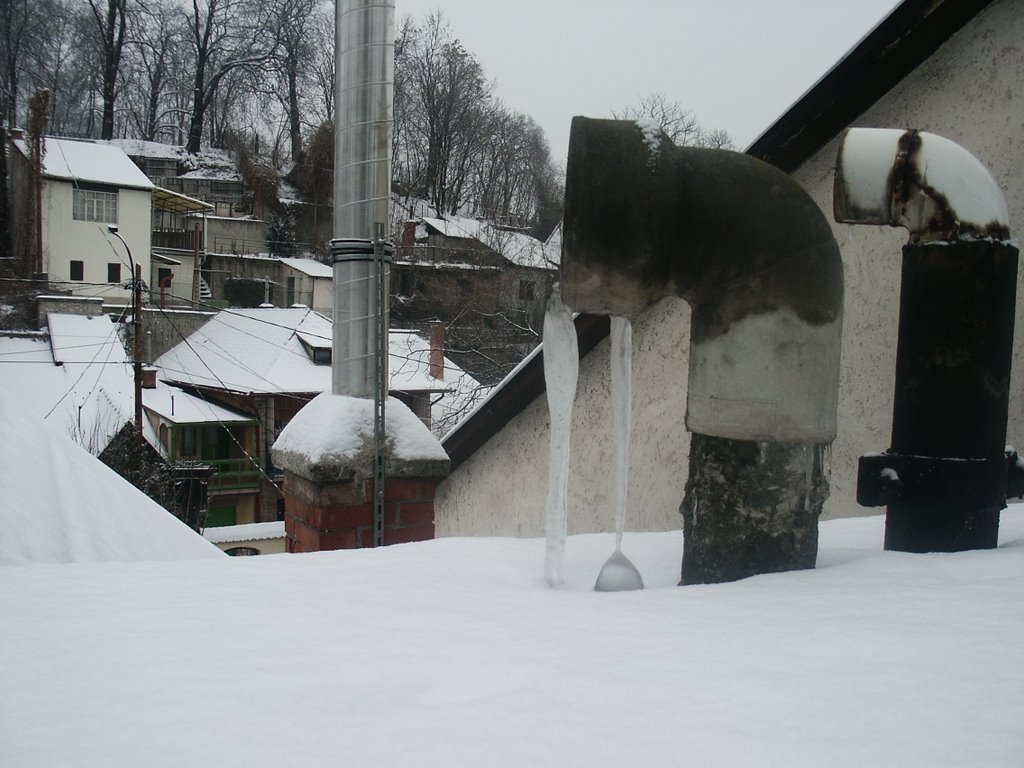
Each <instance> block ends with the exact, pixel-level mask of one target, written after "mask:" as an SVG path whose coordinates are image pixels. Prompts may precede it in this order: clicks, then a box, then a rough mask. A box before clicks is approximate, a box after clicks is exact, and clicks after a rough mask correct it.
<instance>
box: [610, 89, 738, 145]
mask: <svg viewBox="0 0 1024 768" xmlns="http://www.w3.org/2000/svg"><path fill="white" fill-rule="evenodd" d="M612 117H614V118H615V119H616V120H653V121H654V122H655V123H657V124H658V126H659V127H660V128H661V130H662V131H664V132H665V134H666V135H667V136H668V137H669V138H670V139H671V140H672V143H673V144H676V145H678V146H691V147H714V148H716V149H731V148H732V146H733V142H732V138H731V137H730V136H729V134H728V133H726V132H725V131H724V130H721V129H716V130H713V131H708V130H706V129H705V128H704V127H702V126H701V124H700V122H699V121H698V120H697V116H696V115H695V114H694V113H693V111H692V110H689V109H685V108H684V107H683V106H682V105H680V104H679V102H678V101H669V100H668V99H667V98H666V97H665V95H664V94H663V93H657V92H653V93H649V94H647V95H646V96H644V97H643V98H641V99H640V101H639V102H638V103H637V104H634V105H631V106H628V107H624V108H623V109H618V110H614V109H613V110H612Z"/></svg>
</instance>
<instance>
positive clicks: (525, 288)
mask: <svg viewBox="0 0 1024 768" xmlns="http://www.w3.org/2000/svg"><path fill="white" fill-rule="evenodd" d="M533 295H534V294H533V283H531V282H530V281H528V280H520V281H519V300H520V301H533Z"/></svg>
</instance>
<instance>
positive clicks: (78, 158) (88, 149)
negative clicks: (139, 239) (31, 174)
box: [14, 138, 153, 190]
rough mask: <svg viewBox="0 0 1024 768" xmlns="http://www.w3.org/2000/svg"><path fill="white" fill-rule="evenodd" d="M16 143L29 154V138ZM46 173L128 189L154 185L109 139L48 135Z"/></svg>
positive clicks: (147, 187) (57, 177) (47, 174)
mask: <svg viewBox="0 0 1024 768" xmlns="http://www.w3.org/2000/svg"><path fill="white" fill-rule="evenodd" d="M14 144H15V146H16V147H17V148H18V150H19V151H20V152H21V153H22V154H23V155H25V157H28V142H27V141H26V140H25V139H16V140H15V142H14ZM43 175H45V176H46V177H47V178H51V179H64V180H67V181H88V182H92V183H94V184H109V185H111V186H114V187H123V188H127V189H142V190H147V189H153V182H151V181H150V180H149V179H148V178H146V174H144V173H143V172H142V171H141V170H139V167H138V166H137V165H135V163H133V162H132V161H131V158H129V157H128V155H126V154H125V153H124V152H122V151H121V150H120V149H119V148H117V147H114V146H111V145H110V144H105V143H100V144H95V143H93V142H89V141H71V140H69V139H51V138H47V139H45V151H44V154H43Z"/></svg>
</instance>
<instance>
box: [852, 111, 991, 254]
mask: <svg viewBox="0 0 1024 768" xmlns="http://www.w3.org/2000/svg"><path fill="white" fill-rule="evenodd" d="M833 207H834V213H835V219H836V221H839V222H842V223H846V224H882V225H886V226H891V227H905V228H906V229H907V230H908V231H909V232H910V241H911V242H935V241H949V242H954V241H956V240H960V239H979V238H991V239H994V240H1007V239H1009V215H1008V213H1007V210H1006V201H1005V200H1004V198H1003V193H1002V192H1001V191H1000V189H999V185H998V184H996V182H995V179H993V178H992V175H991V174H990V173H989V171H988V169H987V168H986V167H985V166H984V165H983V164H982V163H981V162H980V161H979V160H978V159H977V158H976V157H974V155H972V154H971V153H970V152H968V151H967V150H966V149H964V148H963V147H961V146H960V145H959V144H957V143H956V142H953V141H950V140H949V139H946V138H944V137H942V136H937V135H935V134H933V133H925V132H922V131H916V130H903V129H896V128H850V129H848V130H847V131H846V133H845V134H843V137H842V139H841V141H840V145H839V155H838V157H837V160H836V178H835V194H834V196H833Z"/></svg>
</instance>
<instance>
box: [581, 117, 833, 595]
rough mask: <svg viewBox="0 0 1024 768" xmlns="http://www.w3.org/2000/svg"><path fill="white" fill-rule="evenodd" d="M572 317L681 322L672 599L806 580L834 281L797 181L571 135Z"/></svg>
mask: <svg viewBox="0 0 1024 768" xmlns="http://www.w3.org/2000/svg"><path fill="white" fill-rule="evenodd" d="M565 206H566V210H565V224H564V230H563V244H564V245H563V256H562V264H561V281H562V291H563V295H564V297H565V301H566V304H568V305H569V306H570V307H571V308H572V309H573V310H576V311H578V312H591V313H600V314H613V315H617V314H627V315H628V314H635V313H637V312H640V311H643V310H644V309H646V308H647V307H649V306H650V305H652V304H654V303H655V302H656V301H658V300H660V299H662V298H664V297H667V296H678V297H680V298H683V299H685V300H686V301H687V302H688V303H689V304H690V307H691V309H692V314H691V346H690V370H689V383H688V392H687V403H686V426H687V428H688V429H689V430H690V431H691V432H692V433H693V438H692V441H691V447H690V457H689V471H688V475H687V484H686V492H685V497H684V499H683V503H682V507H681V509H680V512H681V513H682V515H683V531H684V556H683V564H682V583H685V584H692V583H704V582H720V581H730V580H734V579H740V578H744V577H746V576H751V575H754V574H758V573H768V572H773V571H783V570H793V569H799V568H813V567H814V564H815V559H816V556H817V521H818V516H819V514H820V512H821V505H822V503H823V502H824V499H825V498H826V497H827V495H828V482H827V466H826V464H825V461H824V459H825V456H826V450H825V449H826V448H827V446H828V445H829V444H830V443H831V442H832V439H833V438H834V437H835V430H836V403H837V398H838V387H839V350H840V342H841V337H842V311H843V270H842V263H841V260H840V257H839V248H838V246H837V245H836V242H835V239H834V237H833V236H832V231H831V228H830V226H829V224H828V222H827V221H826V220H825V217H824V216H823V215H822V213H821V210H820V209H819V208H818V206H817V204H816V203H815V202H814V200H812V199H811V197H810V196H809V195H808V194H807V192H806V191H805V190H803V188H801V187H800V185H799V184H797V183H796V182H795V181H794V180H793V179H792V178H790V177H789V176H787V175H786V174H784V173H782V172H781V171H779V170H778V169H777V168H774V167H772V166H770V165H768V164H767V163H763V162H761V161H758V160H756V159H754V158H752V157H749V156H747V155H743V154H740V153H737V152H729V151H725V150H712V149H700V148H694V147H676V146H675V145H674V144H672V142H671V141H669V139H668V138H667V137H666V136H665V135H664V134H663V133H662V132H661V131H660V130H659V129H658V128H657V127H656V126H653V125H650V124H648V123H645V122H631V121H614V120H590V119H586V118H582V117H577V118H574V119H573V125H572V133H571V136H570V143H569V161H568V167H567V171H566V200H565Z"/></svg>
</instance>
